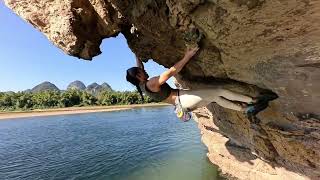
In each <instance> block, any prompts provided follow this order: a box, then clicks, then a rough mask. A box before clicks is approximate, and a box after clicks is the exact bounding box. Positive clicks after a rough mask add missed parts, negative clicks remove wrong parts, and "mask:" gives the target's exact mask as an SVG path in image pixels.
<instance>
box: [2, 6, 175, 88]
mask: <svg viewBox="0 0 320 180" xmlns="http://www.w3.org/2000/svg"><path fill="white" fill-rule="evenodd" d="M0 22H1V27H0V91H19V90H20V91H21V90H25V89H29V88H32V87H34V86H35V85H37V84H39V83H41V82H43V81H50V82H52V83H54V84H55V85H56V86H58V88H60V89H65V88H66V86H67V85H68V84H69V83H70V82H72V81H74V80H81V81H82V82H84V83H85V84H86V85H88V84H90V83H92V82H97V83H102V82H107V83H108V84H110V85H111V86H112V88H113V89H115V90H133V89H134V87H133V86H132V85H130V84H129V83H128V82H127V81H126V80H125V72H126V69H128V68H129V67H132V66H134V65H135V58H134V54H133V53H132V52H131V50H130V49H129V48H128V46H127V43H126V39H125V38H124V37H123V36H122V35H119V36H118V37H116V38H109V39H105V40H104V41H103V43H102V45H101V46H100V48H101V51H102V54H101V55H99V56H97V57H95V58H94V59H93V60H92V61H85V60H80V59H78V58H75V57H71V56H68V55H66V54H64V53H63V51H62V50H60V49H58V48H57V47H55V46H54V45H53V44H52V43H51V42H50V41H49V40H48V39H47V38H46V37H45V36H44V35H43V34H42V33H40V32H39V31H38V30H36V29H35V28H33V26H32V25H30V24H28V23H26V22H25V21H24V20H22V19H21V18H20V17H18V16H17V15H16V14H14V13H13V12H12V11H11V10H9V9H8V8H7V7H6V6H5V5H4V4H3V1H2V0H0ZM145 66H146V69H147V71H148V73H149V75H150V76H153V75H158V74H159V73H160V72H162V71H163V70H164V68H163V67H162V66H160V65H158V64H156V63H154V62H153V61H149V62H148V63H147V64H146V65H145ZM170 84H171V83H170Z"/></svg>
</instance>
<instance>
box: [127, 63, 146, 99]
mask: <svg viewBox="0 0 320 180" xmlns="http://www.w3.org/2000/svg"><path fill="white" fill-rule="evenodd" d="M139 69H140V68H139V67H132V68H129V69H128V70H127V76H126V79H127V81H128V82H130V83H131V84H133V85H135V86H136V88H137V90H138V92H139V94H140V96H141V99H142V100H143V101H144V98H143V94H142V91H141V88H140V86H139V84H140V81H139V79H138V78H137V74H138V72H139V71H138V70H139Z"/></svg>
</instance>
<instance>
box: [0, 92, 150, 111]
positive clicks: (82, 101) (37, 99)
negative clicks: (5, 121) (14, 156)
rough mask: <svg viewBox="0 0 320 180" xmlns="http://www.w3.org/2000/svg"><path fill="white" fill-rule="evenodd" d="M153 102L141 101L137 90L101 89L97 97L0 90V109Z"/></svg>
mask: <svg viewBox="0 0 320 180" xmlns="http://www.w3.org/2000/svg"><path fill="white" fill-rule="evenodd" d="M150 102H155V101H153V100H151V99H150V98H149V97H147V96H145V97H144V101H142V99H141V97H140V94H139V93H138V92H136V91H135V92H130V91H125V92H116V91H102V92H100V93H99V95H98V96H97V97H95V96H93V95H92V94H90V93H88V92H86V91H81V90H67V91H64V92H60V91H42V92H37V93H31V92H17V93H12V92H9V93H3V92H0V110H6V111H11V110H30V109H43V108H58V107H73V106H93V105H107V106H108V105H126V104H143V103H150Z"/></svg>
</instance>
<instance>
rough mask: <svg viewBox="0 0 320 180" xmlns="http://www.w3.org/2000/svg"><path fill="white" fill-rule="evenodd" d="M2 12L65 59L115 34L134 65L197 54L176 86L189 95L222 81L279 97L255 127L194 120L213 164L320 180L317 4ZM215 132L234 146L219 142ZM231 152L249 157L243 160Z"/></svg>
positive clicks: (31, 3) (239, 117) (133, 5)
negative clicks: (193, 50)
mask: <svg viewBox="0 0 320 180" xmlns="http://www.w3.org/2000/svg"><path fill="white" fill-rule="evenodd" d="M6 4H7V5H8V6H9V7H10V8H11V9H13V10H14V11H15V12H16V13H17V14H19V15H20V16H21V17H22V18H24V19H26V20H27V21H28V22H30V23H31V24H33V25H34V26H35V27H36V28H37V29H39V30H40V31H41V32H43V33H44V34H45V35H46V36H47V37H48V39H49V40H50V41H52V42H53V43H54V44H55V45H56V46H58V47H59V48H61V49H62V50H64V51H65V52H66V53H67V54H70V55H73V56H77V57H80V58H84V59H91V58H92V57H93V56H95V55H98V54H99V53H100V50H99V45H100V43H101V40H102V39H103V38H107V37H113V36H116V35H117V34H118V33H120V32H121V33H122V34H124V36H125V37H126V39H127V42H128V45H129V47H130V48H131V49H132V51H133V52H134V53H136V54H137V55H138V56H139V57H140V58H142V59H144V60H147V59H154V60H155V61H156V62H157V63H159V64H161V65H164V66H165V67H169V66H172V65H173V64H174V63H175V62H177V61H178V60H179V59H180V58H181V56H182V55H183V53H184V49H185V47H186V45H192V44H196V43H197V44H199V45H200V46H201V50H200V52H199V54H198V55H197V56H196V57H195V59H194V60H192V61H191V62H190V63H189V64H188V65H187V66H186V68H185V69H184V70H183V71H182V72H181V74H180V78H178V79H179V82H180V83H181V84H182V85H184V86H185V87H186V86H188V87H191V88H195V87H197V86H198V84H196V82H197V83H202V84H214V83H215V82H216V81H217V80H219V81H224V82H230V83H231V84H232V85H230V88H233V89H234V90H236V91H237V90H238V91H241V92H243V93H245V94H248V95H256V94H257V93H258V92H259V89H260V88H263V89H268V90H271V91H273V92H276V93H277V94H278V95H279V97H280V98H279V99H277V100H276V101H274V102H272V103H271V107H270V108H268V109H267V110H266V111H264V112H263V113H261V114H259V116H258V118H259V119H260V123H257V124H254V123H252V122H250V121H249V120H248V119H247V118H246V117H245V116H244V115H243V114H241V113H238V112H234V111H231V110H227V109H223V108H221V107H219V106H217V105H215V104H212V105H210V106H208V107H207V108H205V109H201V110H200V111H198V112H196V113H195V114H196V116H197V117H198V118H197V119H198V122H199V127H200V129H201V132H202V133H203V141H204V143H205V144H206V145H207V146H208V149H209V153H208V157H209V158H210V160H212V161H213V162H221V163H223V162H228V160H229V161H230V159H232V160H237V161H239V162H245V163H248V164H249V165H250V161H252V162H253V160H252V159H250V158H251V157H254V158H256V159H258V160H257V161H261V162H263V163H266V164H269V165H270V166H267V165H266V166H261V167H260V166H259V167H257V168H250V167H252V166H247V167H249V168H247V170H248V173H249V174H248V173H247V176H246V175H244V174H241V176H240V175H237V174H236V173H232V171H228V170H227V166H224V165H223V164H218V165H220V166H221V168H222V170H223V172H226V173H231V174H232V175H234V176H237V177H239V178H242V179H248V178H257V179H258V178H260V177H261V178H262V175H263V178H266V177H267V176H265V175H268V174H270V178H271V177H272V178H281V177H283V175H286V174H291V173H294V174H295V175H296V177H297V178H304V177H309V178H315V179H316V178H320V150H319V149H320V108H319V105H320V84H319V80H320V71H319V68H320V59H319V57H320V56H319V55H320V54H319V53H320V51H319V50H320V28H319V27H320V1H309V0H304V1H295V0H281V1H280V0H269V1H264V0H230V1H229V0H228V1H216V0H210V1H209V0H208V1H200V0H182V1H175V0H147V1H146V0H137V1H129V0H122V1H116V0H90V1H86V0H54V1H49V0H43V1H36V0H20V1H17V0H6ZM107 53H108V52H107ZM258 87H259V88H258ZM214 132H218V133H219V134H222V135H224V136H225V137H227V138H229V140H230V142H229V143H225V142H224V141H223V140H224V139H220V140H219V136H217V135H216V134H214ZM215 140H216V141H219V142H223V143H222V144H221V145H222V146H224V148H221V152H219V151H217V150H216V149H215V147H216V145H215V144H214V143H215ZM235 145H236V146H235ZM219 146H220V145H219ZM236 148H240V149H242V150H243V152H246V153H253V155H252V156H249V155H248V156H245V155H243V156H239V153H236V152H239V151H237V150H236ZM226 150H227V151H228V153H226ZM219 153H221V154H220V155H219ZM224 160H225V161H224ZM257 161H254V162H253V164H255V163H257ZM237 163H238V162H237ZM239 165H241V163H239ZM255 165H257V164H255ZM264 167H265V168H264ZM244 168H245V167H243V168H239V169H244ZM250 169H252V171H250ZM233 172H235V171H233ZM261 172H263V173H261ZM298 174H300V175H301V176H299V175H298Z"/></svg>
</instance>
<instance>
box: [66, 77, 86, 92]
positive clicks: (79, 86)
mask: <svg viewBox="0 0 320 180" xmlns="http://www.w3.org/2000/svg"><path fill="white" fill-rule="evenodd" d="M69 89H75V90H82V91H84V90H86V85H84V84H83V82H81V81H78V80H77V81H73V82H72V83H70V84H69V85H68V87H67V90H69Z"/></svg>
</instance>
